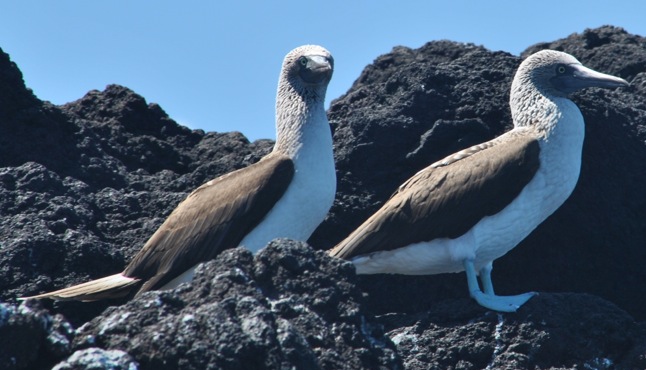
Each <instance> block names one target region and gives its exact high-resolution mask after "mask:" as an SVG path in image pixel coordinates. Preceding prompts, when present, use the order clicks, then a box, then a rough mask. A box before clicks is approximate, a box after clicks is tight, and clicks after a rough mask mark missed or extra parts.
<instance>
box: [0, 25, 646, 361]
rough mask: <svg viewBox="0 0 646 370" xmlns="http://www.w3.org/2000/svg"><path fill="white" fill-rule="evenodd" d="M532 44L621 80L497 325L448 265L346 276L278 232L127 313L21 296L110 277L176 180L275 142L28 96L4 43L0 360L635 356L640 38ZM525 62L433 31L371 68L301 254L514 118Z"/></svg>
mask: <svg viewBox="0 0 646 370" xmlns="http://www.w3.org/2000/svg"><path fill="white" fill-rule="evenodd" d="M542 48H554V49H559V50H565V51H567V52H570V53H572V54H573V55H575V56H576V57H577V58H578V59H579V60H581V61H582V62H583V63H584V64H586V65H588V66H590V67H592V68H595V69H598V70H600V71H603V72H608V73H612V74H616V75H619V76H621V77H623V78H625V79H627V80H629V81H630V82H631V86H630V87H628V88H622V89H618V90H614V91H609V90H597V89H590V90H587V91H585V92H582V93H578V94H575V95H574V96H573V100H574V101H575V102H576V103H577V104H578V105H579V107H580V108H581V111H582V113H583V116H584V118H585V120H586V140H585V144H584V150H583V165H582V170H581V177H580V179H579V183H578V185H577V188H576V189H575V191H574V193H573V194H572V196H571V197H570V199H569V200H568V201H567V202H566V203H565V204H564V205H563V207H561V208H560V209H559V210H558V211H557V212H556V213H555V214H554V215H553V216H552V217H550V218H549V219H548V220H547V221H546V222H544V223H543V224H542V225H541V226H540V227H539V228H537V229H536V231H535V232H534V233H532V234H531V235H530V236H529V237H528V238H527V239H526V240H525V241H523V242H522V243H521V244H520V245H519V246H518V247H517V248H515V249H514V250H513V251H512V252H510V253H509V254H508V255H507V256H505V257H503V258H501V259H499V260H498V261H496V263H495V265H494V267H495V268H494V276H493V278H494V280H495V283H496V287H497V289H498V291H499V293H502V294H514V293H519V292H524V291H528V290H536V291H539V292H541V294H540V295H539V296H538V297H536V298H533V299H532V300H531V301H530V302H529V303H528V304H527V305H526V306H524V307H523V308H522V309H521V310H520V312H519V313H516V314H505V315H500V316H499V315H497V314H495V313H490V312H487V311H486V310H484V309H482V308H481V307H479V306H477V305H476V304H475V303H474V302H473V301H472V300H470V299H469V298H467V296H466V294H467V293H466V282H465V278H464V276H463V275H462V274H449V275H439V276H422V277H420V276H416V277H407V276H360V277H356V276H354V275H353V273H352V269H351V267H350V265H349V264H347V263H342V262H340V261H336V260H333V259H330V258H328V257H327V256H325V255H324V253H322V252H315V251H314V250H312V249H310V248H309V247H307V246H305V245H301V244H298V243H294V242H290V241H280V242H276V243H274V244H273V245H272V246H271V247H269V248H267V249H265V250H264V251H263V252H262V253H260V254H258V255H257V256H255V257H252V256H251V255H250V254H249V253H246V252H244V251H242V250H239V249H235V250H231V251H229V252H227V253H225V254H223V255H222V256H221V257H219V258H218V259H217V260H216V262H209V263H207V264H205V265H204V267H203V268H202V270H201V272H200V275H199V277H198V279H197V280H196V281H195V282H194V283H193V284H192V285H191V286H184V287H182V288H180V289H178V290H176V291H172V292H164V293H159V292H151V293H148V294H146V295H144V296H142V297H141V298H139V299H136V300H133V301H131V302H127V303H126V302H119V301H109V302H97V303H90V304H87V303H73V302H57V303H53V302H51V301H42V302H28V303H23V304H20V305H18V303H17V302H16V301H15V298H16V297H18V296H21V295H26V294H32V293H37V292H42V291H47V290H51V289H54V288H58V287H62V286H67V285H70V284H73V283H78V282H81V281H85V280H87V279H90V278H96V277H100V276H104V275H107V274H110V273H114V272H117V271H120V270H121V269H122V268H123V266H124V265H125V263H126V262H127V261H128V260H129V259H130V258H131V257H132V255H133V254H134V253H136V251H137V250H138V249H139V248H140V247H141V245H142V244H143V243H144V242H145V240H146V239H147V238H148V237H149V236H150V235H151V234H152V233H153V231H154V230H155V229H156V228H157V227H158V226H159V225H160V224H161V222H162V221H163V220H164V218H165V217H166V216H167V215H168V214H169V213H170V211H171V210H172V209H173V208H174V207H175V206H176V205H177V204H178V202H179V201H181V199H183V197H184V196H185V195H186V194H187V193H188V192H189V191H190V190H192V189H193V188H195V187H196V186H198V185H200V184H201V183H203V182H205V181H207V180H209V179H210V178H213V177H215V176H218V175H220V174H222V173H225V172H228V171H231V170H233V169H237V168H240V167H243V166H246V165H248V164H249V163H252V162H255V161H257V160H258V159H259V158H260V157H261V156H262V155H264V154H266V153H267V152H268V151H269V150H270V149H271V145H272V142H271V141H268V140H261V141H257V142H253V143H250V142H248V140H247V139H246V138H245V137H244V136H242V135H241V134H240V133H225V134H221V133H204V132H202V131H200V130H189V129H187V128H185V127H182V126H179V125H177V124H176V123H175V122H174V121H173V120H172V119H171V118H169V117H168V116H167V115H166V114H165V113H164V111H163V110H162V108H161V107H159V106H157V105H155V104H148V103H147V102H146V101H145V100H144V98H142V97H141V96H138V95H137V94H135V93H134V92H132V91H130V90H128V89H127V88H124V87H121V86H115V85H111V86H108V87H107V88H106V89H105V90H104V91H91V92H89V93H88V94H87V95H86V96H85V97H83V98H81V99H80V100H78V101H75V102H72V103H69V104H66V105H63V106H54V105H52V104H50V103H48V102H42V101H40V100H39V99H38V98H37V97H35V96H34V94H33V93H32V92H31V91H30V90H29V89H27V88H26V87H25V86H24V83H23V81H22V75H21V73H20V71H19V69H18V67H17V66H16V65H15V64H14V63H12V62H11V60H10V58H9V56H8V55H6V54H5V53H4V52H2V51H1V50H0V132H1V134H0V235H2V239H0V250H1V251H2V253H0V301H3V302H5V303H1V304H0V305H1V306H0V308H1V309H0V344H2V346H0V348H1V349H0V368H3V369H5V368H6V369H37V370H39V369H50V368H52V366H54V365H55V364H57V363H59V362H60V363H59V365H58V368H60V369H75V368H83V366H86V367H87V366H93V368H96V369H109V368H119V366H120V367H122V368H124V366H127V368H128V369H131V368H140V369H147V368H160V369H161V368H178V369H192V368H209V367H212V368H241V367H236V366H242V365H237V364H239V363H242V362H239V361H249V363H244V364H245V366H247V368H249V367H254V366H255V367H256V368H261V369H262V368H290V367H291V366H294V367H295V368H297V369H309V368H322V369H333V368H347V369H354V368H366V369H368V368H384V369H385V368H389V369H401V368H405V369H411V370H416V369H429V368H430V369H482V368H491V369H493V368H510V369H512V368H513V369H525V368H528V369H534V368H541V369H547V368H559V369H561V368H567V369H573V368H579V369H581V368H586V369H587V368H591V369H605V368H618V369H633V368H636V369H640V368H646V326H645V324H644V322H643V320H645V319H646V309H644V303H643V299H641V298H640V297H642V296H644V295H645V294H646V285H645V284H643V282H644V281H646V271H645V270H644V269H643V268H642V265H643V263H644V261H646V248H644V247H643V241H644V240H646V192H644V191H643V188H644V186H643V184H644V183H646V166H644V165H643V158H646V126H645V125H646V39H645V38H643V37H641V36H636V35H631V34H629V33H627V32H626V31H624V30H623V29H620V28H615V27H602V28H598V29H591V30H585V31H584V32H583V33H581V34H574V35H571V36H569V37H567V38H565V39H562V40H558V41H555V42H552V43H544V44H538V45H535V46H532V47H530V48H529V49H528V50H527V51H526V52H525V53H524V55H528V53H531V52H534V51H537V50H539V49H542ZM520 61H521V59H520V58H519V57H516V56H513V55H510V54H508V53H505V52H491V51H489V50H487V49H484V48H482V47H478V46H475V45H470V44H459V43H454V42H450V41H437V42H430V43H428V44H426V45H424V46H423V47H421V48H419V49H409V48H405V47H396V48H394V49H393V50H392V52H391V53H388V54H386V55H383V56H380V57H378V58H377V59H376V60H375V62H374V63H373V64H371V65H369V66H367V67H366V69H365V70H364V72H363V73H362V74H361V76H359V78H358V79H357V81H356V82H355V83H354V85H353V86H352V88H351V89H350V90H349V91H348V93H347V94H345V95H343V96H342V97H340V98H339V99H337V100H335V101H334V102H333V103H332V105H331V107H330V109H329V111H328V115H329V117H330V121H331V124H332V126H333V129H334V140H335V156H336V162H337V171H338V176H337V177H338V179H339V185H338V193H337V199H336V202H335V205H334V207H333V209H332V211H331V213H330V215H329V217H328V219H327V220H326V222H324V223H323V224H322V225H321V227H320V228H319V229H318V230H317V232H316V233H315V235H313V237H312V238H311V240H310V244H311V245H313V246H314V247H315V249H326V248H329V247H331V246H333V245H334V244H335V243H336V242H338V241H339V240H341V239H342V238H343V237H344V236H345V235H347V233H348V232H350V231H351V230H352V229H353V228H354V227H356V226H357V225H358V224H359V223H361V222H362V221H363V220H364V219H365V218H366V217H368V216H369V215H370V214H371V213H372V212H374V211H375V210H376V209H377V208H378V207H379V206H380V205H381V204H382V203H383V201H384V200H385V199H387V198H388V196H389V195H390V194H391V193H392V191H393V190H394V189H395V188H396V187H397V186H398V185H399V184H400V183H401V182H402V181H403V180H405V179H406V178H408V177H410V176H411V175H412V174H414V173H415V172H416V171H418V170H419V169H421V168H423V167H425V166H427V165H428V164H429V163H431V162H433V161H435V160H437V159H439V158H441V157H443V156H445V155H446V154H449V153H451V152H454V151H456V150H459V149H461V148H464V147H467V146H469V145H472V144H475V143H478V142H482V141H485V140H488V139H491V138H493V137H495V136H497V135H500V134H501V133H503V132H504V131H506V130H508V129H509V128H510V127H511V120H510V114H509V108H508V91H509V87H510V84H511V80H512V78H513V75H514V73H515V70H516V68H517V67H518V65H519V63H520ZM266 124H268V125H273V120H272V119H271V117H268V119H267V122H266ZM362 292H363V293H364V294H365V295H362ZM548 292H549V293H548ZM573 292H574V293H573ZM109 306H112V307H109ZM120 319H122V320H120ZM84 323H86V324H85V325H83V324H84ZM82 325H83V326H82ZM72 327H73V328H76V329H77V330H76V331H75V332H74V331H73V330H72ZM119 351H121V352H119ZM70 356H71V357H70ZM110 366H112V367H110ZM115 366H117V367H115ZM242 368H244V367H242Z"/></svg>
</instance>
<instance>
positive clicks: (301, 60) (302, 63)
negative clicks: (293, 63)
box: [298, 57, 307, 67]
mask: <svg viewBox="0 0 646 370" xmlns="http://www.w3.org/2000/svg"><path fill="white" fill-rule="evenodd" d="M298 62H299V63H300V64H301V65H302V66H303V67H305V66H307V58H305V57H300V58H298Z"/></svg>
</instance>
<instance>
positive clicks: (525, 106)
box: [509, 79, 583, 138]
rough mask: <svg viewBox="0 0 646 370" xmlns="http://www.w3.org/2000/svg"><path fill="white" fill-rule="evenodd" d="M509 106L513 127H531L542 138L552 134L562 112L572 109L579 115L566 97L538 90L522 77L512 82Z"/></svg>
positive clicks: (567, 112) (561, 116)
mask: <svg viewBox="0 0 646 370" xmlns="http://www.w3.org/2000/svg"><path fill="white" fill-rule="evenodd" d="M509 106H510V108H511V116H512V119H513V122H514V127H528V128H532V129H534V130H536V132H537V134H538V135H539V136H541V137H544V138H547V137H548V136H550V135H551V134H553V132H554V130H555V129H556V128H557V125H558V123H559V121H561V120H563V118H564V117H563V114H564V113H566V114H568V115H570V114H571V113H574V112H571V111H572V110H574V111H576V112H578V114H579V115H580V111H579V109H578V108H577V107H576V105H575V104H574V103H573V102H572V101H571V100H569V99H568V98H566V97H561V96H555V95H554V94H551V93H550V91H543V90H540V89H538V88H537V87H536V86H535V85H534V84H533V83H531V82H530V81H523V80H522V79H515V80H514V82H513V83H512V87H511V95H510V98H509ZM582 124H583V120H582V118H581V125H582Z"/></svg>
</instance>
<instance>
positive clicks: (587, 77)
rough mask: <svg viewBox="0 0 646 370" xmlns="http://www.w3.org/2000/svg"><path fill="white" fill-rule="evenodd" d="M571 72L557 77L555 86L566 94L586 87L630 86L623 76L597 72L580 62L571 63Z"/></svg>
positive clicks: (554, 80)
mask: <svg viewBox="0 0 646 370" xmlns="http://www.w3.org/2000/svg"><path fill="white" fill-rule="evenodd" d="M568 67H569V71H568V72H569V73H565V74H563V75H561V76H557V77H555V78H554V79H553V80H552V82H553V84H554V86H555V87H556V88H557V89H559V90H561V91H563V92H564V93H566V94H569V93H573V92H575V91H577V90H580V89H584V88H586V87H603V88H614V87H622V86H629V85H630V84H629V83H628V82H627V81H626V80H624V79H623V78H619V77H615V76H611V75H607V74H605V73H601V72H597V71H595V70H592V69H590V68H588V67H584V66H582V65H580V64H570V65H568Z"/></svg>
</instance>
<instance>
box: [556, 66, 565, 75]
mask: <svg viewBox="0 0 646 370" xmlns="http://www.w3.org/2000/svg"><path fill="white" fill-rule="evenodd" d="M556 71H557V72H558V73H559V74H563V73H565V66H558V67H557V68H556Z"/></svg>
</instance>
